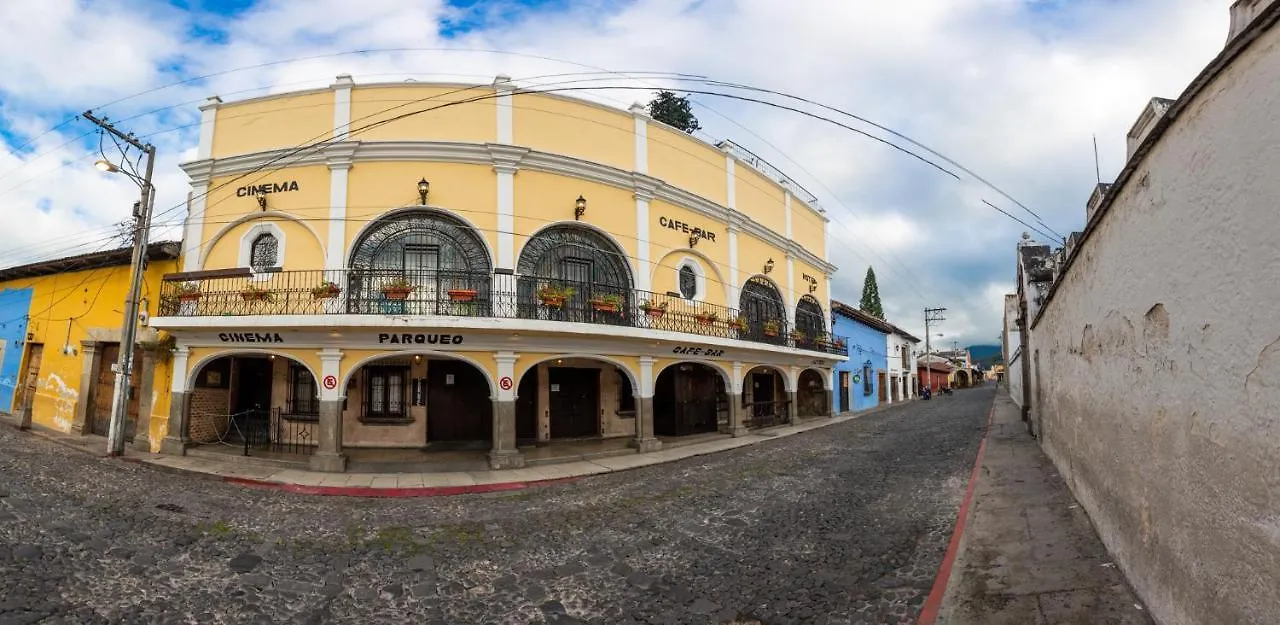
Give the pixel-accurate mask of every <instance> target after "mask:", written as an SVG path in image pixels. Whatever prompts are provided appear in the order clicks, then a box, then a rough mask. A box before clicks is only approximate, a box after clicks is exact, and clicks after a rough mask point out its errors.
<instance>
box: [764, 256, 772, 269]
mask: <svg viewBox="0 0 1280 625" xmlns="http://www.w3.org/2000/svg"><path fill="white" fill-rule="evenodd" d="M770 271H773V259H772V258H770V259H769V260H766V261H764V272H765V273H769V272H770Z"/></svg>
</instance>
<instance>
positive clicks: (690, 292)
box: [680, 265, 698, 299]
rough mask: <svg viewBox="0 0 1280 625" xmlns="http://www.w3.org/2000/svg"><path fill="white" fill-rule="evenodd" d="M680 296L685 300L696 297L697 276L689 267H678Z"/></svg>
mask: <svg viewBox="0 0 1280 625" xmlns="http://www.w3.org/2000/svg"><path fill="white" fill-rule="evenodd" d="M680 295H681V297H684V298H685V299H693V298H694V297H696V296H697V295H698V274H697V273H696V272H694V270H693V267H690V266H689V265H683V266H681V267H680Z"/></svg>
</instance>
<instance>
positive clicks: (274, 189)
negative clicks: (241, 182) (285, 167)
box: [236, 180, 298, 197]
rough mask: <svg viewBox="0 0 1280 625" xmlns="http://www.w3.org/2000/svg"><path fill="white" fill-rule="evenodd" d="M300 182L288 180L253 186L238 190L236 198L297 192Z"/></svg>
mask: <svg viewBox="0 0 1280 625" xmlns="http://www.w3.org/2000/svg"><path fill="white" fill-rule="evenodd" d="M297 190H298V181H297V180H288V181H286V182H264V183H262V184H251V185H248V186H244V187H240V188H239V189H236V197H250V196H254V195H266V194H268V193H284V192H286V191H297Z"/></svg>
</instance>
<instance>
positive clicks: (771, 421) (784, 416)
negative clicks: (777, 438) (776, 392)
mask: <svg viewBox="0 0 1280 625" xmlns="http://www.w3.org/2000/svg"><path fill="white" fill-rule="evenodd" d="M790 407H791V400H789V399H779V400H775V401H757V402H749V403H746V404H743V406H742V412H743V415H744V416H745V418H746V425H747V427H748V428H751V429H756V428H767V427H772V426H775V425H782V424H784V423H787V422H789V421H790V416H789V415H790Z"/></svg>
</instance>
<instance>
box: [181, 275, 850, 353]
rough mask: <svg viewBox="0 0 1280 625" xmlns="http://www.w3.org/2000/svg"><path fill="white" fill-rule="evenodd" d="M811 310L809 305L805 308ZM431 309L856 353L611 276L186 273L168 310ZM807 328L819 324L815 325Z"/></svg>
mask: <svg viewBox="0 0 1280 625" xmlns="http://www.w3.org/2000/svg"><path fill="white" fill-rule="evenodd" d="M796 314H797V315H798V316H801V317H804V315H803V311H797V313H796ZM247 315H392V316H408V315H415V316H416V315H427V316H433V315H435V316H447V317H486V318H501V319H537V320H546V321H569V322H577V323H592V324H599V325H611V326H626V327H633V328H646V329H651V330H667V331H671V332H682V333H686V334H695V335H700V336H714V337H719V338H726V339H739V340H743V341H751V342H754V343H766V344H769V345H778V346H784V347H794V348H798V349H804V350H809V351H815V352H822V353H826V354H837V355H847V353H848V349H847V347H846V345H847V342H846V340H845V339H844V338H843V337H836V336H831V335H830V334H827V333H825V332H819V331H815V330H814V328H821V327H824V326H823V320H822V319H819V318H814V319H809V318H807V317H804V318H801V319H799V320H798V323H797V324H796V327H791V326H789V325H788V323H787V320H786V319H781V318H780V319H762V318H748V317H746V316H740V315H739V313H738V311H737V310H736V309H733V308H729V307H726V306H719V305H716V304H708V303H706V302H699V301H693V300H687V299H684V298H682V297H680V296H679V295H677V294H670V293H668V294H664V293H654V292H651V291H640V290H634V289H625V288H619V287H615V286H609V285H604V284H595V283H589V282H575V281H570V280H561V279H556V278H541V277H533V276H518V275H514V274H512V273H507V272H502V271H497V272H494V273H483V274H479V273H467V272H458V271H394V270H358V269H349V270H316V271H276V272H266V273H258V274H254V275H252V276H248V277H246V276H243V275H237V276H231V277H206V278H201V279H196V280H183V279H182V277H181V275H176V276H166V277H165V282H164V285H163V287H162V288H161V292H160V316H162V317H226V316H230V317H234V316H247ZM803 328H810V329H809V330H808V331H805V330H803Z"/></svg>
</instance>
